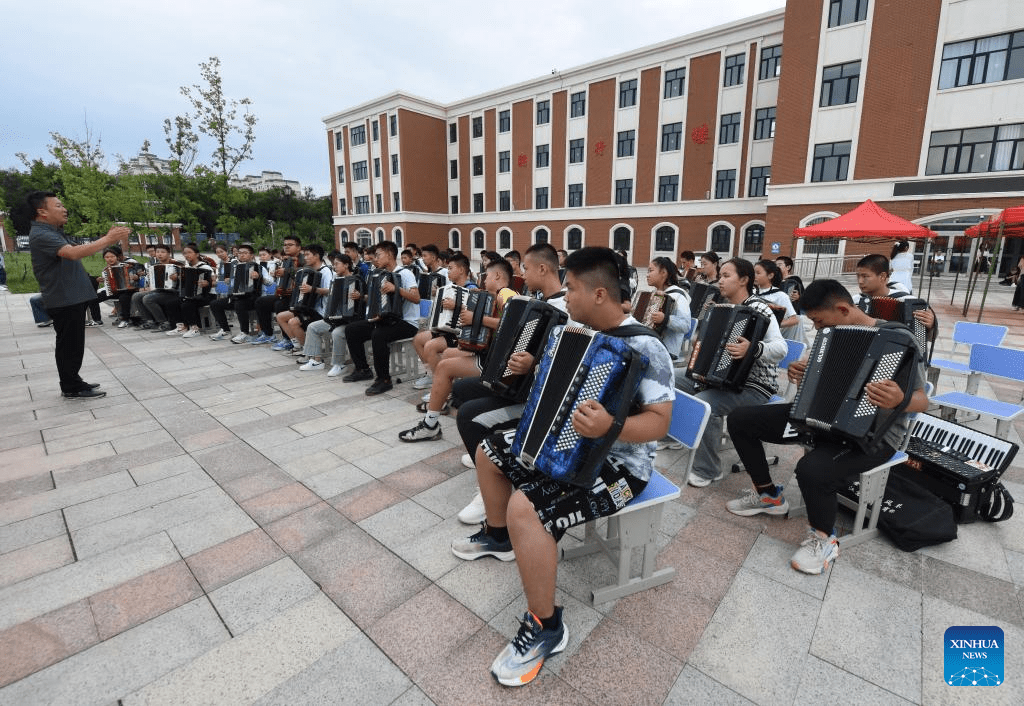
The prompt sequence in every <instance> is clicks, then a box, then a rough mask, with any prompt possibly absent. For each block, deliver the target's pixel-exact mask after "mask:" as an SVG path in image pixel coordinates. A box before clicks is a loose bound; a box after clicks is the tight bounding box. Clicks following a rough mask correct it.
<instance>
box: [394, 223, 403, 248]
mask: <svg viewBox="0 0 1024 706" xmlns="http://www.w3.org/2000/svg"><path fill="white" fill-rule="evenodd" d="M393 237H394V239H395V245H397V246H398V247H402V229H401V228H395V232H394V236H393Z"/></svg>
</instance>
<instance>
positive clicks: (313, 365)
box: [299, 360, 324, 370]
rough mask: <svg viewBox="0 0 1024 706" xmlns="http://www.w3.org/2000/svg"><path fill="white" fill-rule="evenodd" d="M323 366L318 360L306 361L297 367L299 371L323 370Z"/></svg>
mask: <svg viewBox="0 0 1024 706" xmlns="http://www.w3.org/2000/svg"><path fill="white" fill-rule="evenodd" d="M323 369H324V364H323V363H322V362H321V361H319V360H307V361H306V362H305V363H303V364H302V365H300V366H299V370H323Z"/></svg>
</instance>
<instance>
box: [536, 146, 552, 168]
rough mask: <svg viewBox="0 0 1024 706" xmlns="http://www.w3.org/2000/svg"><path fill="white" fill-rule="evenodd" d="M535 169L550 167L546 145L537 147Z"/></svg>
mask: <svg viewBox="0 0 1024 706" xmlns="http://www.w3.org/2000/svg"><path fill="white" fill-rule="evenodd" d="M536 166H537V167H549V166H551V151H550V149H549V146H548V145H537V160H536Z"/></svg>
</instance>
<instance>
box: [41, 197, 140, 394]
mask: <svg viewBox="0 0 1024 706" xmlns="http://www.w3.org/2000/svg"><path fill="white" fill-rule="evenodd" d="M28 208H29V212H30V213H31V214H32V228H31V230H29V249H30V250H31V253H32V271H33V272H34V273H35V276H36V280H37V281H38V282H39V290H40V293H41V294H42V295H43V306H44V307H46V313H47V314H48V315H49V317H50V318H51V319H52V320H53V328H54V331H55V332H56V334H57V342H56V347H55V349H54V358H55V359H56V361H57V374H58V375H59V376H60V391H61V393H62V394H63V395H64V397H67V398H72V399H74V398H87V397H103V396H104V395H106V394H107V393H106V392H101V391H100V390H98V389H96V388H98V387H99V384H90V383H87V382H85V381H84V380H82V378H81V376H79V374H78V371H79V370H81V369H82V358H83V357H84V355H85V310H86V307H87V306H88V303H89V302H90V301H91V300H93V299H95V298H96V290H95V288H94V287H93V281H92V278H90V277H89V274H88V273H87V272H86V271H85V267H83V266H82V263H81V262H80V260H82V258H85V257H88V256H89V255H92V254H93V253H98V252H100V251H101V250H103V249H104V248H106V247H109V246H111V245H117V244H118V243H119V242H120V241H123V240H127V238H128V236H129V234H130V233H131V231H130V230H129V229H128V228H125V227H123V226H121V227H116V228H111V229H110V230H109V231H108V232H107V234H106V235H104V236H103V237H102V238H99V239H97V240H94V241H93V242H91V243H81V244H77V243H76V242H75V241H74V240H73V239H71V238H69V237H68V236H67V235H65V234H64V225H65V224H66V223H67V222H68V210H67V209H66V208H64V204H63V203H61V201H60V199H59V198H57V194H55V193H53V192H52V191H33V192H32V193H30V194H29V195H28Z"/></svg>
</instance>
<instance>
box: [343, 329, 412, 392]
mask: <svg viewBox="0 0 1024 706" xmlns="http://www.w3.org/2000/svg"><path fill="white" fill-rule="evenodd" d="M417 330H418V329H417V328H416V327H415V326H414V325H412V324H410V323H409V322H408V321H404V320H402V321H396V322H395V323H388V324H383V323H379V322H376V321H366V320H365V319H364V320H363V321H353V322H352V323H350V324H349V325H348V326H346V327H345V341H346V342H347V344H348V354H349V355H350V356H352V362H353V363H355V365H356V370H366V369H367V368H369V367H370V366H369V365H368V364H367V363H366V350H365V349H364V348H363V346H365V345H366V342H367V341H373V344H372V346H373V369H374V372H375V373H376V375H377V379H378V380H390V379H391V349H390V348H389V347H388V344H389V343H391V342H392V341H401V340H402V339H403V338H412V337H413V336H415V335H416V331H417Z"/></svg>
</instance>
